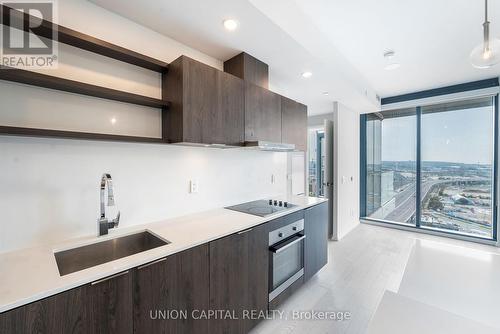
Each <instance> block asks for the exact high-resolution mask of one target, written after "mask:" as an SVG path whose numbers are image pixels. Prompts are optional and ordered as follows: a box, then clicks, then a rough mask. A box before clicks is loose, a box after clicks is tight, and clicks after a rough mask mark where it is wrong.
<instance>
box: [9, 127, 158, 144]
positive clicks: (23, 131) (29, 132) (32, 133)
mask: <svg viewBox="0 0 500 334" xmlns="http://www.w3.org/2000/svg"><path fill="white" fill-rule="evenodd" d="M0 134H2V135H12V136H27V137H48V138H50V137H55V138H67V139H84V140H106V141H126V142H137V143H163V141H162V139H160V138H151V137H136V136H121V135H111V134H105V133H89V132H78V131H63V130H50V129H36V128H22V127H15V126H0Z"/></svg>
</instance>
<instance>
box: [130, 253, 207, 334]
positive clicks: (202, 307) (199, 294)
mask: <svg viewBox="0 0 500 334" xmlns="http://www.w3.org/2000/svg"><path fill="white" fill-rule="evenodd" d="M208 263H209V262H208V244H205V245H201V246H198V247H195V248H191V249H188V250H186V251H183V252H181V253H177V254H174V255H171V256H168V257H166V258H164V259H160V260H158V261H155V262H153V263H150V264H146V265H144V266H141V267H138V268H137V270H136V276H135V282H134V333H137V334H142V333H171V334H175V333H179V334H182V333H208V321H206V320H200V319H194V318H193V311H195V312H201V311H206V310H208V301H209V271H208V270H209V269H208ZM157 311H158V312H159V313H156V312H157ZM165 311H166V312H169V311H173V312H177V311H178V312H179V316H180V317H181V318H180V319H161V318H158V317H161V313H160V312H165ZM151 312H152V313H151ZM181 312H185V313H184V314H181ZM171 315H172V316H173V317H175V316H176V313H172V314H171ZM194 316H197V315H196V314H194ZM152 318H153V319H152Z"/></svg>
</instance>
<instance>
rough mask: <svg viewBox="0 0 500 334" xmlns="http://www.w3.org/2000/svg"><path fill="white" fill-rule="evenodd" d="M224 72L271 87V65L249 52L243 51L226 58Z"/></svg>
mask: <svg viewBox="0 0 500 334" xmlns="http://www.w3.org/2000/svg"><path fill="white" fill-rule="evenodd" d="M224 72H227V73H231V74H232V75H235V76H237V77H238V78H240V79H243V80H245V81H247V82H250V83H253V84H255V85H257V86H260V87H263V88H266V89H269V66H268V65H267V64H266V63H264V62H262V61H260V60H258V59H257V58H255V57H252V56H251V55H249V54H248V53H245V52H242V53H240V54H238V55H236V56H234V57H233V58H231V59H229V60H226V61H225V62H224Z"/></svg>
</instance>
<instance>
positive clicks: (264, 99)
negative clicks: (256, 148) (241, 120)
mask: <svg viewBox="0 0 500 334" xmlns="http://www.w3.org/2000/svg"><path fill="white" fill-rule="evenodd" d="M245 86H246V87H245V141H258V140H262V141H270V142H275V143H281V97H280V96H279V95H278V94H275V93H273V92H271V91H269V90H267V89H265V88H262V87H259V86H256V85H253V84H250V83H246V84H245Z"/></svg>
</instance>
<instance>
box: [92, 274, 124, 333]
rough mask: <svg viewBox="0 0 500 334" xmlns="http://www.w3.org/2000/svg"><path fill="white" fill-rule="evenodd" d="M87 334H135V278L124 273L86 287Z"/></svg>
mask: <svg viewBox="0 0 500 334" xmlns="http://www.w3.org/2000/svg"><path fill="white" fill-rule="evenodd" d="M85 294H86V295H85V300H86V303H85V307H86V310H87V311H86V314H87V319H86V321H85V322H86V324H87V333H102V334H106V333H118V334H122V333H132V274H131V273H130V272H128V271H127V272H123V273H120V274H117V275H114V276H111V277H108V278H105V279H102V280H99V281H96V282H93V283H91V284H90V285H86V286H85Z"/></svg>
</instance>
